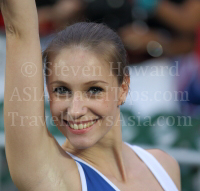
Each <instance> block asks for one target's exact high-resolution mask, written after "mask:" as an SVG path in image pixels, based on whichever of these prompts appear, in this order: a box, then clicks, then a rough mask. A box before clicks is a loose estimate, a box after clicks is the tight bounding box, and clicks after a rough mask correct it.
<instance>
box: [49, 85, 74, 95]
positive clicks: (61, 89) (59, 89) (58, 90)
mask: <svg viewBox="0 0 200 191" xmlns="http://www.w3.org/2000/svg"><path fill="white" fill-rule="evenodd" d="M53 92H56V93H58V94H67V93H68V94H71V91H69V89H68V88H66V87H64V86H60V87H57V88H55V89H54V91H53Z"/></svg>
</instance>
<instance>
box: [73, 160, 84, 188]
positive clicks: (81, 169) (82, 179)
mask: <svg viewBox="0 0 200 191" xmlns="http://www.w3.org/2000/svg"><path fill="white" fill-rule="evenodd" d="M75 162H76V161H75ZM76 164H77V166H78V171H79V174H80V179H81V185H82V191H87V183H86V178H85V173H84V171H83V168H82V166H81V165H80V164H79V163H78V162H76Z"/></svg>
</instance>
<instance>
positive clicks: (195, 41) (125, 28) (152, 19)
mask: <svg viewBox="0 0 200 191" xmlns="http://www.w3.org/2000/svg"><path fill="white" fill-rule="evenodd" d="M36 4H37V8H38V18H39V25H40V37H41V47H42V49H43V50H44V49H45V47H46V46H47V45H48V43H49V42H50V41H51V39H52V38H53V37H54V34H55V33H56V32H58V31H60V30H62V29H64V28H65V27H67V26H69V25H71V24H73V23H75V22H80V21H92V22H98V23H100V22H103V23H105V24H107V25H108V26H109V27H111V28H112V29H113V30H114V31H116V32H117V33H118V34H119V36H120V37H121V39H122V41H123V43H124V45H125V47H126V50H127V54H128V60H129V63H130V67H129V69H130V74H131V84H130V92H129V94H128V97H127V100H126V103H125V104H124V105H123V106H122V107H121V117H122V119H121V120H122V121H121V124H122V131H123V140H124V141H127V142H129V143H131V144H137V145H140V146H142V147H143V148H152V147H153V148H160V149H162V150H164V151H166V152H168V153H169V154H170V155H172V156H173V157H174V158H175V159H176V160H177V161H178V162H179V164H180V167H181V181H182V183H181V184H182V190H183V191H200V1H199V0H36ZM5 54H6V40H5V33H4V25H3V19H2V16H1V15H0V58H1V59H0V79H1V80H0V86H1V88H0V190H1V191H15V190H17V189H16V188H15V186H14V184H13V183H12V180H11V178H10V175H9V170H8V166H7V162H6V157H5V150H4V122H3V96H4V69H5ZM46 94H47V92H46ZM46 115H47V116H49V117H48V118H47V125H48V128H49V130H50V131H51V133H52V134H53V135H55V136H56V138H57V140H58V141H59V143H62V142H63V141H64V137H63V136H62V135H61V134H60V132H59V131H58V130H57V129H56V127H55V125H54V124H53V122H52V121H51V120H50V119H51V117H50V116H51V113H50V108H49V104H48V101H46ZM130 117H132V118H131V120H132V121H131V123H128V122H129V119H130Z"/></svg>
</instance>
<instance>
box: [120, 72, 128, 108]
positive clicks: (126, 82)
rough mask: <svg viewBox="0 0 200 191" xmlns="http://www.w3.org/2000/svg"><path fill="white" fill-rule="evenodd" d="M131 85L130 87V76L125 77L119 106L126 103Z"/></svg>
mask: <svg viewBox="0 0 200 191" xmlns="http://www.w3.org/2000/svg"><path fill="white" fill-rule="evenodd" d="M129 85H130V76H125V77H124V80H123V82H122V84H121V87H120V93H119V101H118V106H119V105H122V103H123V102H125V101H126V96H127V94H128V91H129Z"/></svg>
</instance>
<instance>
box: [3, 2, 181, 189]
mask: <svg viewBox="0 0 200 191" xmlns="http://www.w3.org/2000/svg"><path fill="white" fill-rule="evenodd" d="M0 2H1V9H2V13H3V17H4V21H5V25H6V35H7V37H6V38H7V63H6V82H5V105H4V106H5V109H4V121H5V134H6V156H7V161H8V165H9V170H10V174H11V177H12V179H13V181H14V183H15V184H16V186H17V187H18V188H19V190H28V191H29V190H36V191H40V190H41V191H44V190H48V191H50V190H52V191H55V190H56V191H57V190H59V191H66V190H69V191H81V190H84V191H85V190H88V191H91V190H92V191H93V190H96V191H98V190H118V191H119V190H121V191H127V190H131V191H132V190H141V191H146V190H155V191H156V190H167V191H168V190H169V191H174V190H178V189H179V190H180V169H179V165H178V163H177V162H176V161H175V160H174V159H173V158H172V157H170V156H169V155H168V154H166V153H165V152H162V151H161V150H158V149H152V150H148V151H145V150H143V149H141V148H140V147H137V146H131V145H129V144H126V143H124V142H123V141H122V135H121V126H120V120H119V117H120V108H119V106H120V105H121V104H123V102H124V101H125V99H126V95H127V93H128V87H129V83H130V78H129V73H128V69H127V67H126V52H125V50H124V47H123V45H122V43H121V41H120V38H119V37H118V36H117V35H116V34H115V33H114V32H113V31H112V30H111V29H109V28H107V27H106V26H104V25H101V24H95V23H77V24H75V25H72V26H70V27H68V28H67V29H66V30H64V31H62V32H60V33H58V35H57V36H56V37H55V39H54V40H53V41H52V43H51V44H50V45H49V47H48V48H47V50H46V51H45V52H44V60H45V62H46V79H47V88H48V92H49V99H50V107H51V112H52V116H53V119H54V122H55V124H56V126H57V127H58V128H59V130H60V131H61V132H62V133H63V134H64V136H65V137H66V138H67V140H66V142H65V143H64V144H63V146H62V147H61V146H59V144H58V143H57V142H56V141H55V139H54V138H53V136H52V135H51V134H50V133H49V132H48V130H47V128H46V124H45V115H44V87H43V75H42V71H43V66H42V57H41V50H40V42H39V35H38V21H37V11H36V6H35V1H34V0H1V1H0ZM118 63H120V64H118ZM111 66H112V68H111ZM116 66H119V67H116ZM116 68H118V69H117V70H116ZM88 121H89V122H88ZM156 159H157V160H156ZM159 163H160V164H161V165H162V166H161V165H160V164H159ZM77 167H78V168H77ZM164 169H165V170H164ZM156 179H157V180H156ZM176 187H177V188H176Z"/></svg>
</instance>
